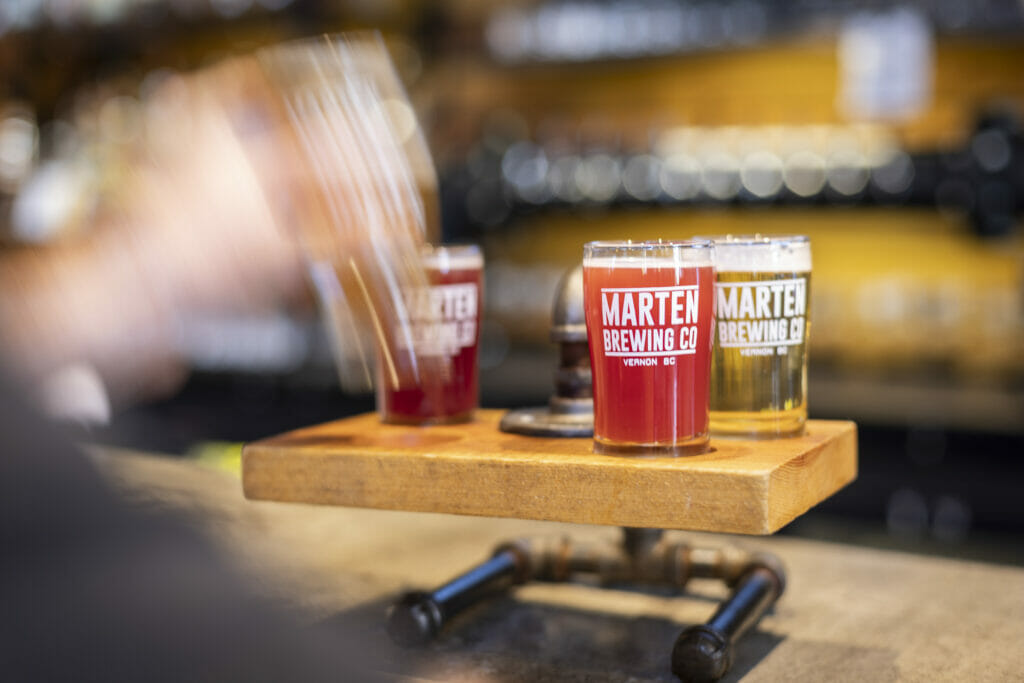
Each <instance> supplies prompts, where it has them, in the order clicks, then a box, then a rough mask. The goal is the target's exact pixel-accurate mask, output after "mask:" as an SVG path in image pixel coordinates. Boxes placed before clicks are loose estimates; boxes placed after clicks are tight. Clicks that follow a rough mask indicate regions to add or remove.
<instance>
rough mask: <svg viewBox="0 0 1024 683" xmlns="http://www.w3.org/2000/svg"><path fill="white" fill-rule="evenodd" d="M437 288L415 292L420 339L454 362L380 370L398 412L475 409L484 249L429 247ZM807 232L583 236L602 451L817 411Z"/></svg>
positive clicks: (415, 416)
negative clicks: (426, 374)
mask: <svg viewBox="0 0 1024 683" xmlns="http://www.w3.org/2000/svg"><path fill="white" fill-rule="evenodd" d="M424 259H425V260H424V267H425V268H426V270H427V273H428V281H429V282H430V283H431V285H430V287H429V291H425V292H418V293H416V294H415V295H414V296H412V297H411V298H410V302H411V303H410V305H409V311H410V315H411V316H412V318H413V320H412V322H413V324H412V325H411V326H410V329H411V330H413V334H412V335H411V336H412V337H413V339H412V341H413V342H418V343H419V344H420V346H419V347H418V348H419V349H420V352H421V354H424V355H426V356H430V357H435V358H438V359H441V360H443V361H444V362H445V363H446V368H447V370H446V374H445V378H446V379H445V380H444V381H442V382H441V383H440V384H438V385H436V386H431V387H419V386H415V385H413V386H402V387H395V386H391V385H389V384H388V383H387V382H381V389H380V390H379V392H378V404H379V405H378V407H379V411H380V413H381V416H382V419H383V420H384V421H385V422H398V423H404V424H436V423H450V422H461V421H467V420H470V419H472V414H473V410H474V409H475V408H476V406H477V350H478V347H479V334H480V308H481V307H480V301H481V293H482V292H481V290H482V270H483V259H482V257H481V256H480V252H479V251H478V250H477V249H476V248H474V247H435V248H432V249H431V250H428V251H427V252H425V257H424ZM810 277H811V249H810V242H809V240H808V239H807V237H805V236H802V235H796V236H786V237H763V236H759V235H755V236H738V237H737V236H724V237H696V238H693V239H689V240H657V241H644V242H633V241H600V242H590V243H587V244H586V245H585V246H584V248H583V305H584V313H585V318H586V325H587V336H588V341H589V346H590V363H591V371H592V377H593V396H594V451H595V452H597V453H607V454H623V455H691V454H697V453H702V452H706V451H707V450H708V448H709V440H710V436H711V435H715V436H723V437H744V438H777V437H786V436H795V435H798V434H800V433H801V432H802V431H803V429H804V425H805V423H806V421H807V401H806V393H807V341H808V337H809V334H810V323H809V317H808V304H809V295H810Z"/></svg>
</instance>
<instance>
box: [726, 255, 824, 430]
mask: <svg viewBox="0 0 1024 683" xmlns="http://www.w3.org/2000/svg"><path fill="white" fill-rule="evenodd" d="M715 248H716V267H717V271H718V272H717V283H716V286H715V316H716V319H715V346H714V349H713V352H712V356H711V405H710V422H711V424H710V429H711V433H712V434H715V435H719V436H745V437H753V438H772V437H776V436H789V435H794V434H799V433H801V432H802V431H803V429H804V424H805V423H806V421H807V340H808V337H809V334H810V318H809V316H808V313H809V304H810V288H811V253H810V243H809V241H808V240H807V238H806V237H803V236H796V237H782V238H779V237H772V238H764V237H733V238H716V240H715Z"/></svg>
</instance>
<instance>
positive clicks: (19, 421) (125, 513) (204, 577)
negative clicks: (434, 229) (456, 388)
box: [0, 53, 423, 681]
mask: <svg viewBox="0 0 1024 683" xmlns="http://www.w3.org/2000/svg"><path fill="white" fill-rule="evenodd" d="M316 54H319V53H314V57H315V58H316V59H319V57H316V56H315V55H316ZM286 56H287V55H286ZM289 58H290V57H289ZM292 66H294V65H292ZM355 85H357V86H358V85H360V84H359V83H357V84H355ZM320 86H322V84H320V85H317V84H314V88H317V87H319V88H320V94H322V92H323V88H322V87H320ZM331 97H333V95H329V96H327V97H326V100H327V104H328V105H329V104H331V102H332V100H331ZM349 104H352V103H349ZM367 104H368V103H367V102H361V101H356V102H355V103H354V106H355V108H356V109H357V110H358V109H359V107H361V106H363V105H367ZM369 104H372V102H369ZM288 107H289V103H288V101H287V97H282V96H281V93H280V91H279V88H278V87H277V86H275V84H274V81H273V76H272V75H269V76H268V72H267V70H266V69H265V65H261V64H260V63H259V61H258V60H256V59H254V58H240V59H237V60H234V61H232V62H230V63H228V64H226V65H222V66H220V67H217V68H215V69H211V70H208V71H205V72H203V73H201V74H198V75H194V76H189V77H174V78H172V79H171V80H169V81H168V82H167V83H165V84H164V86H163V87H162V88H161V89H160V92H159V93H158V94H157V95H156V96H155V97H154V98H153V100H152V101H151V102H150V103H149V105H148V121H147V125H148V128H147V134H148V138H147V144H146V145H144V146H143V147H142V148H140V149H139V150H138V158H137V159H136V160H135V163H134V164H133V165H132V173H130V174H129V175H128V177H127V180H126V182H125V183H124V185H123V186H122V187H120V188H119V195H120V196H119V197H118V201H117V202H115V203H114V205H115V209H114V210H111V209H109V208H108V209H107V210H105V211H103V212H101V213H100V214H99V215H98V216H97V218H96V219H95V225H94V226H93V229H92V230H90V231H88V232H87V234H86V235H84V236H83V237H82V238H81V239H79V240H77V241H75V242H74V243H69V244H62V245H60V246H58V247H54V248H50V249H42V250H33V251H23V252H19V253H15V254H13V255H11V256H9V257H6V258H4V259H3V260H2V261H0V341H2V345H3V346H2V348H3V359H2V362H0V366H7V369H6V370H5V369H4V368H2V367H0V542H2V543H3V548H4V551H3V553H2V557H0V604H2V605H3V608H2V610H0V643H2V645H0V676H2V677H3V678H4V680H34V681H35V680H58V679H60V680H69V679H70V680H105V681H117V680H149V681H153V680H168V681H171V680H175V681H178V680H189V681H202V680H210V681H227V680H245V681H259V680H268V681H270V680H273V681H277V680H302V681H306V680H328V679H331V680H339V679H340V680H352V679H354V680H372V678H373V676H372V675H371V673H370V669H373V668H374V662H373V654H372V647H371V648H367V647H366V644H365V643H363V644H355V642H354V638H355V636H354V635H353V634H354V633H355V631H354V630H353V629H352V628H348V627H346V626H344V625H341V626H338V625H335V626H334V627H333V630H332V631H330V632H328V631H327V630H326V629H325V628H302V629H300V628H298V627H297V625H296V624H297V621H296V620H295V618H294V615H286V614H282V613H281V612H280V611H278V610H275V609H273V608H271V607H270V606H268V605H267V604H265V603H263V602H261V601H260V600H259V599H257V598H254V597H253V596H252V595H250V594H249V593H248V591H247V590H246V588H245V587H244V586H243V585H241V584H240V582H239V581H238V580H237V578H236V577H235V576H234V575H233V574H232V573H231V572H229V571H228V570H227V569H225V567H224V565H223V563H222V561H221V560H220V559H219V558H218V557H217V553H216V551H215V550H214V549H213V548H211V547H210V546H209V544H208V543H207V542H205V541H204V540H202V539H201V538H200V537H199V536H198V535H197V534H196V533H195V531H194V530H193V529H191V528H190V527H189V526H188V525H186V524H184V523H182V521H181V520H177V519H172V518H170V517H168V516H167V515H165V514H161V513H156V512H152V511H140V510H138V509H137V508H133V507H131V506H129V505H127V504H126V503H124V502H123V501H120V500H119V499H117V497H116V496H114V495H113V494H112V493H111V491H110V490H109V489H108V488H107V486H106V485H105V484H104V483H103V481H102V479H101V477H100V476H99V474H98V473H97V472H96V471H95V470H94V468H93V466H92V464H91V463H90V461H88V460H87V459H86V458H85V457H84V456H83V455H82V453H81V452H79V451H78V450H77V449H76V448H75V447H74V446H72V445H71V443H70V441H68V440H67V439H66V438H65V437H63V436H62V435H61V433H60V431H59V429H55V428H54V427H53V425H51V424H49V423H47V422H46V421H45V420H44V419H42V418H41V417H39V416H38V415H36V414H34V412H33V410H32V409H31V408H30V407H28V405H27V403H29V401H26V400H25V397H26V396H31V395H34V394H36V393H37V388H38V386H40V385H41V384H45V383H46V382H47V381H48V378H52V377H53V376H54V375H55V374H56V375H59V374H60V373H62V372H64V371H65V370H66V369H67V368H69V367H85V368H88V369H89V370H90V371H92V372H95V373H96V374H97V375H98V376H99V377H100V378H101V380H102V382H103V385H104V386H105V388H106V390H107V391H109V393H110V395H111V396H112V397H113V398H114V400H115V401H116V402H122V403H123V402H127V401H131V400H136V399H138V398H141V397H144V396H149V395H154V394H159V393H162V392H167V391H170V390H173V388H174V387H175V386H176V385H177V384H178V383H179V382H180V381H181V378H182V377H183V374H184V372H185V367H184V365H183V363H182V362H181V359H180V358H179V357H178V356H177V346H176V335H177V334H178V331H179V329H180V326H181V324H182V322H183V320H185V319H187V318H188V316H190V315H194V314H197V313H201V312H218V311H219V312H239V311H249V310H258V309H262V308H272V307H280V306H282V305H287V304H289V303H292V302H295V301H296V300H298V299H301V298H302V297H303V296H304V292H305V291H306V286H305V283H304V280H305V273H306V269H307V267H309V266H310V265H311V264H314V263H318V262H320V261H324V260H326V261H333V262H336V263H341V264H343V265H340V266H338V268H337V270H336V272H337V273H338V275H337V278H338V282H336V283H335V284H336V285H337V286H338V287H341V288H342V292H343V294H346V293H345V290H344V287H346V286H349V287H351V286H352V283H350V282H344V280H345V278H346V276H345V273H348V274H350V275H351V274H354V276H355V278H357V279H358V283H359V285H360V286H361V287H362V291H363V292H364V294H365V295H366V296H365V298H364V300H363V301H362V302H360V301H352V302H351V303H352V306H353V308H358V307H359V306H360V305H362V306H363V308H364V309H365V310H368V311H369V313H371V314H373V315H375V316H377V318H376V320H377V322H378V323H379V321H380V320H385V321H386V320H387V318H386V315H389V314H388V312H387V311H386V310H385V307H386V306H387V305H388V302H389V301H391V302H394V301H395V299H394V295H395V292H393V291H382V290H383V289H384V288H383V287H382V286H381V285H380V284H379V283H381V282H383V281H389V282H390V281H392V280H393V281H395V282H396V283H397V284H399V285H401V284H403V283H406V284H407V283H409V282H416V281H417V280H416V278H417V277H422V274H421V273H418V272H417V271H415V270H409V268H410V267H411V268H418V267H419V266H418V263H419V262H418V259H411V258H409V255H410V254H417V253H418V251H417V248H418V245H419V243H420V242H421V241H422V238H423V220H422V213H420V214H419V215H417V213H416V205H417V201H418V200H417V199H416V198H415V197H413V196H412V194H411V193H410V192H408V191H406V192H405V193H404V194H403V193H402V190H403V189H404V190H408V186H409V182H408V178H409V170H408V169H407V168H403V166H402V164H403V160H402V157H401V154H398V153H396V149H397V148H394V147H393V146H392V147H388V148H387V149H382V148H379V147H373V146H372V145H370V144H369V142H373V140H371V139H370V138H373V136H374V135H376V134H379V133H380V131H377V132H376V133H375V132H374V131H372V130H371V131H362V132H365V139H364V138H360V139H358V140H355V139H351V138H346V136H345V135H343V134H339V132H341V133H344V132H348V133H353V132H355V133H359V132H360V130H359V129H358V126H356V125H355V124H353V123H352V122H351V121H347V120H345V119H341V120H339V119H338V118H337V116H338V115H339V113H338V112H339V111H340V110H331V109H330V108H329V107H328V106H327V105H324V107H323V108H322V109H323V111H321V110H317V111H315V112H313V116H321V115H323V116H322V118H323V119H324V120H325V121H328V122H329V123H330V124H331V125H332V126H341V129H340V130H339V128H334V129H333V131H328V134H326V135H323V136H322V138H321V139H320V140H318V143H322V144H324V145H335V148H334V149H332V150H331V156H330V157H329V160H330V161H332V163H333V164H334V167H332V168H329V169H328V171H327V172H326V173H325V172H324V168H323V161H324V159H325V157H323V156H317V154H316V150H312V151H311V150H310V149H309V147H308V146H306V147H303V144H302V141H301V140H300V138H301V137H302V135H304V134H306V133H308V132H309V131H307V130H303V128H302V125H304V121H303V120H300V121H299V122H298V123H299V124H300V125H296V119H295V118H294V116H291V118H289V116H290V113H289V109H288ZM346 111H347V110H346ZM324 112H326V114H324ZM291 114H294V112H291ZM364 114H366V112H365V111H356V112H355V114H354V115H355V116H357V117H362V116H363V115H364ZM348 115H352V113H351V112H348V113H347V114H345V116H348ZM332 116H333V117H335V118H331V117H332ZM371 118H372V117H371ZM289 121H290V124H289ZM349 124H351V125H349ZM347 125H349V127H348V128H345V126H347ZM353 126H355V127H353ZM386 137H387V136H386V135H384V138H386ZM382 139H383V138H382ZM368 140H369V142H368ZM378 142H380V141H379V140H378ZM384 142H385V143H386V142H387V140H384ZM382 144H384V143H382ZM385 146H387V145H385ZM398 151H400V150H398ZM375 155H376V156H375ZM318 163H319V164H320V165H319V166H318V165H317V164H318ZM382 176H386V178H385V179H384V180H381V178H382ZM396 179H397V180H396ZM403 183H404V184H403ZM375 216H377V218H376V219H375V218H374V217H375ZM380 216H383V217H385V218H386V220H381V219H380V218H379V217H380ZM296 226H298V227H296ZM409 264H415V265H413V266H409ZM396 278H397V279H396ZM348 291H351V289H349V290H348ZM346 296H348V295H347V294H346ZM389 297H390V299H389ZM364 312H365V311H364ZM343 322H347V323H351V324H365V317H363V318H360V317H359V316H358V315H354V316H352V317H351V319H347V320H346V321H343ZM26 387H30V389H26ZM368 660H369V661H368ZM353 672H355V673H353ZM346 674H349V675H346Z"/></svg>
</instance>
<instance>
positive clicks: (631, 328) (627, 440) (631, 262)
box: [583, 240, 714, 455]
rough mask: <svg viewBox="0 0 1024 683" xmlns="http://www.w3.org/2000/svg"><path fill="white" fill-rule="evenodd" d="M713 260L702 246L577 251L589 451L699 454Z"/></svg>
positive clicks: (598, 246) (703, 441) (703, 444)
mask: <svg viewBox="0 0 1024 683" xmlns="http://www.w3.org/2000/svg"><path fill="white" fill-rule="evenodd" d="M713 257H714V247H713V244H712V243H711V242H709V241H706V240H702V241H698V240H689V241H675V242H667V241H662V242H639V243H638V242H590V243H588V244H587V245H585V246H584V248H583V298H584V310H585V314H586V320H587V335H588V338H589V343H590V363H591V368H592V371H593V380H594V450H595V451H596V452H599V453H623V454H670V455H686V454H692V453H700V452H703V451H704V450H706V449H707V443H708V380H709V376H710V372H711V343H712V322H713V310H712V309H713V303H712V301H713V298H712V297H713V294H714V267H713Z"/></svg>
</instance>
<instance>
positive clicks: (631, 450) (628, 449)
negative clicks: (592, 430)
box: [594, 434, 712, 457]
mask: <svg viewBox="0 0 1024 683" xmlns="http://www.w3.org/2000/svg"><path fill="white" fill-rule="evenodd" d="M711 450H712V448H711V446H710V443H709V439H708V435H707V434H703V435H701V436H696V437H693V438H692V439H688V440H687V441H680V442H678V443H673V444H659V443H652V444H646V443H623V442H618V441H608V440H603V439H599V438H596V437H595V438H594V452H595V453H598V454H600V455H629V456H634V457H636V456H650V457H663V456H669V457H679V456H685V455H700V454H701V453H707V452H709V451H711Z"/></svg>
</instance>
